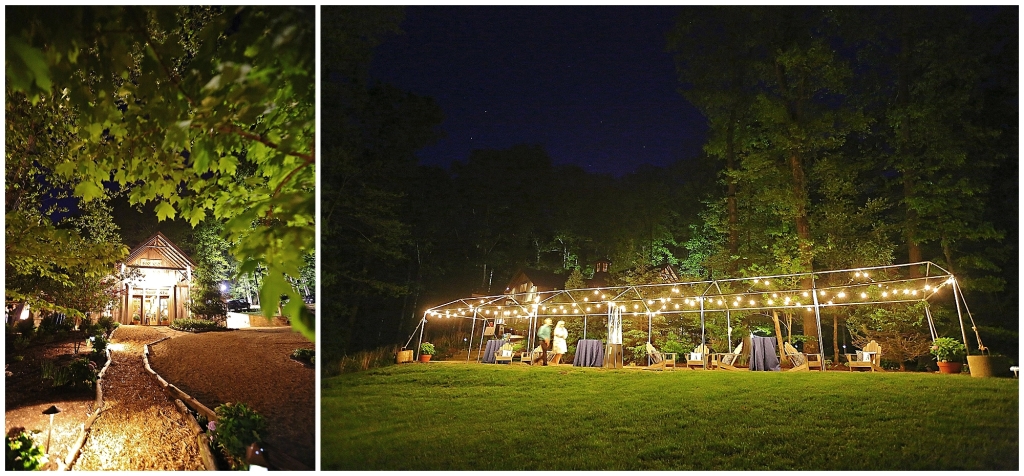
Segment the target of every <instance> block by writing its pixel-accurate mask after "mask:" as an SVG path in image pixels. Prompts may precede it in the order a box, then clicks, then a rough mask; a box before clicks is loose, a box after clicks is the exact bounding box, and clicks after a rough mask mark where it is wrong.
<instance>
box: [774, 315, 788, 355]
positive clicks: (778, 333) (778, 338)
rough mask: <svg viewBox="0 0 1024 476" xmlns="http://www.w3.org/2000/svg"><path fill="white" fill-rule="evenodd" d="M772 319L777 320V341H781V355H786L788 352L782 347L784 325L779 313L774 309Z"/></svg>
mask: <svg viewBox="0 0 1024 476" xmlns="http://www.w3.org/2000/svg"><path fill="white" fill-rule="evenodd" d="M772 320H773V321H775V341H776V342H778V343H779V356H780V357H783V358H784V357H785V355H786V352H785V350H784V349H783V347H782V327H781V326H780V325H779V313H778V312H776V311H774V310H773V311H772Z"/></svg>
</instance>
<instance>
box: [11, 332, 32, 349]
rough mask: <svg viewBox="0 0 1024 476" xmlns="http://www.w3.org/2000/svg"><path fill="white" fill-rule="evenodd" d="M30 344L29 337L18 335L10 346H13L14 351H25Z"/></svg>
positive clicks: (30, 338) (30, 339)
mask: <svg viewBox="0 0 1024 476" xmlns="http://www.w3.org/2000/svg"><path fill="white" fill-rule="evenodd" d="M31 343H32V337H31V336H25V335H20V336H16V337H15V338H14V340H13V341H12V342H11V345H13V346H14V350H25V349H26V348H27V347H28V346H29V344H31Z"/></svg>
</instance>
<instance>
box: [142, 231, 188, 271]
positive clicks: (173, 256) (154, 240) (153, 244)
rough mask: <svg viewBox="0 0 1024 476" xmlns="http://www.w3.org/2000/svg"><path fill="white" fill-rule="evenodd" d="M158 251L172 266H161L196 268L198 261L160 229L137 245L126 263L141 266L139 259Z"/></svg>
mask: <svg viewBox="0 0 1024 476" xmlns="http://www.w3.org/2000/svg"><path fill="white" fill-rule="evenodd" d="M151 253H156V254H157V255H158V256H160V257H161V258H163V259H166V260H167V262H168V263H171V265H172V266H160V267H161V268H178V269H185V268H194V267H196V262H195V261H192V258H190V257H189V256H188V254H186V253H185V252H184V251H182V250H181V248H178V246H177V245H175V244H174V242H172V241H171V240H170V239H168V238H167V237H166V236H164V234H163V233H160V232H159V231H158V232H156V234H155V235H153V236H151V237H149V238H147V239H146V240H145V241H143V242H142V244H140V245H139V246H136V247H135V248H134V249H132V251H131V252H130V253H128V258H127V259H125V263H126V264H127V265H128V266H141V264H139V260H140V259H142V258H143V256H146V255H147V254H151Z"/></svg>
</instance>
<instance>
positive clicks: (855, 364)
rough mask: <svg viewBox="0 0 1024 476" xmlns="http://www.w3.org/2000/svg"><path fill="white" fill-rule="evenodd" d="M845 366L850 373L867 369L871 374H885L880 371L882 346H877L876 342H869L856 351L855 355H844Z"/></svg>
mask: <svg viewBox="0 0 1024 476" xmlns="http://www.w3.org/2000/svg"><path fill="white" fill-rule="evenodd" d="M845 355H846V365H847V366H849V367H850V371H851V372H852V371H853V369H868V370H871V371H872V372H875V371H877V372H885V370H882V365H881V363H882V346H880V345H878V342H875V341H871V342H868V344H867V345H865V346H864V349H863V350H858V351H857V353H856V354H845Z"/></svg>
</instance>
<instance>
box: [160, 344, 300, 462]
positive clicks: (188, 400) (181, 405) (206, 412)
mask: <svg viewBox="0 0 1024 476" xmlns="http://www.w3.org/2000/svg"><path fill="white" fill-rule="evenodd" d="M170 338H171V336H167V337H164V338H161V339H158V340H155V341H153V342H150V343H149V344H146V346H145V347H144V348H143V351H142V363H143V364H144V365H145V366H146V371H148V372H149V373H151V374H153V376H154V377H156V380H157V382H159V383H160V386H161V387H163V388H164V390H165V391H166V392H168V393H169V394H170V395H171V396H173V397H175V401H174V403H175V406H177V408H178V411H179V412H180V413H181V414H182V415H183V416H184V417H185V420H186V421H187V422H189V428H193V430H194V431H195V432H197V435H196V437H197V438H198V439H199V440H198V441H199V452H200V455H201V456H202V459H203V464H205V465H206V467H207V469H208V470H210V471H216V470H217V466H216V462H215V460H214V457H213V453H212V450H211V449H210V444H209V442H208V441H207V440H206V439H205V438H204V436H203V435H202V429H201V428H200V427H199V422H197V421H196V420H195V417H194V416H192V413H191V412H189V411H188V409H187V408H185V407H186V406H188V407H191V408H192V409H193V410H195V411H196V412H198V413H201V414H203V416H205V417H206V419H207V420H209V421H217V414H216V413H215V412H214V411H213V410H210V408H209V407H207V406H206V405H203V404H202V402H200V401H199V400H196V399H195V398H193V397H192V396H191V395H189V394H187V393H185V392H184V391H182V390H181V389H180V388H178V387H175V386H174V384H171V383H169V382H168V381H166V380H164V378H163V377H161V376H160V374H158V373H156V371H155V370H153V367H151V366H150V365H149V346H151V345H156V344H159V343H160V342H163V341H165V340H167V339H170ZM292 360H295V359H292ZM296 362H298V363H299V364H302V365H305V364H303V363H302V362H299V361H297V360H296ZM263 447H264V449H267V450H270V449H271V448H268V447H267V445H266V443H264V444H263ZM271 459H273V460H276V462H277V463H279V466H282V468H280V469H283V470H292V471H312V470H313V468H310V467H308V466H306V465H305V464H303V463H302V462H301V461H299V460H297V459H295V458H292V457H291V456H288V455H287V454H286V453H282V452H279V451H274V452H273V457H272V458H271Z"/></svg>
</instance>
